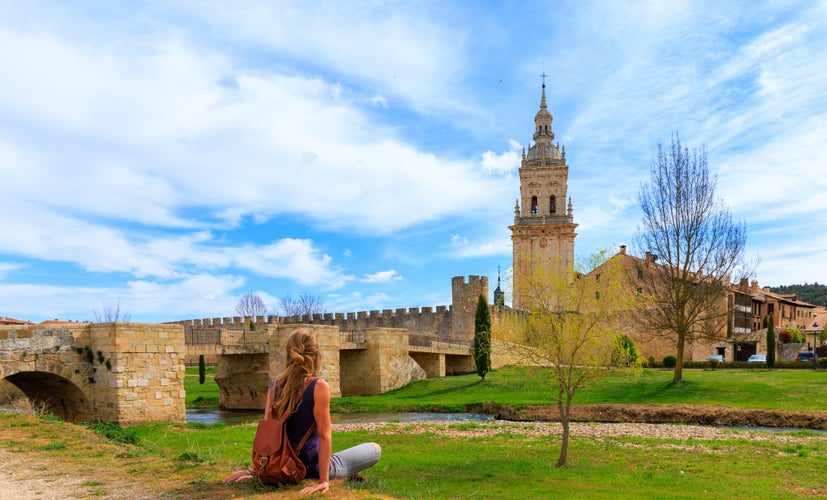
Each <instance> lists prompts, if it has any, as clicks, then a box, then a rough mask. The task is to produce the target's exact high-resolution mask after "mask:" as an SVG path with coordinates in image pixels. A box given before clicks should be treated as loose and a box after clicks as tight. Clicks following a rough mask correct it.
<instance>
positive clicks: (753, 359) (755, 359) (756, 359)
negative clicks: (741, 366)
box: [747, 354, 767, 364]
mask: <svg viewBox="0 0 827 500" xmlns="http://www.w3.org/2000/svg"><path fill="white" fill-rule="evenodd" d="M747 363H763V364H767V356H766V355H765V354H753V355H752V356H750V357H749V359H748V360H747Z"/></svg>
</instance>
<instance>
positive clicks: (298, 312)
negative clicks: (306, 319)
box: [279, 293, 327, 316]
mask: <svg viewBox="0 0 827 500" xmlns="http://www.w3.org/2000/svg"><path fill="white" fill-rule="evenodd" d="M279 308H280V309H281V312H282V313H283V314H284V315H285V316H302V315H304V314H322V313H325V312H327V310H326V309H325V305H324V303H323V302H322V299H321V297H319V296H318V295H312V294H309V293H300V294H299V296H298V297H293V296H292V295H285V296H284V297H282V298H281V299H279Z"/></svg>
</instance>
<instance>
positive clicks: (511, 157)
mask: <svg viewBox="0 0 827 500" xmlns="http://www.w3.org/2000/svg"><path fill="white" fill-rule="evenodd" d="M509 145H510V146H511V149H510V150H509V151H506V152H504V153H500V154H497V153H495V152H493V151H486V152H485V153H483V154H482V168H483V170H485V171H486V172H488V173H496V174H510V173H512V172H514V171H515V170H517V169H518V168H520V161H521V156H520V151H521V146H520V144H519V143H518V142H517V141H515V140H514V139H511V140H510V141H509Z"/></svg>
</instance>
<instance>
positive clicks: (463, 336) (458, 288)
mask: <svg viewBox="0 0 827 500" xmlns="http://www.w3.org/2000/svg"><path fill="white" fill-rule="evenodd" d="M451 291H452V304H451V305H450V306H447V305H441V306H435V307H410V308H399V309H383V310H381V311H380V310H371V311H356V312H348V313H323V314H305V315H301V316H255V317H252V316H244V317H241V316H234V317H222V318H203V319H190V320H184V321H176V322H175V323H177V324H181V325H184V326H185V327H186V329H187V331H189V332H192V331H194V330H200V329H203V328H224V329H246V328H249V327H250V324H251V323H252V324H253V325H255V326H256V327H260V326H261V327H263V326H266V325H328V326H336V327H338V328H339V330H341V331H355V330H365V329H369V328H403V329H405V330H408V333H409V334H410V335H413V336H417V335H421V336H428V337H436V338H438V339H441V340H445V341H458V340H469V339H470V338H472V336H473V328H472V329H471V330H470V332H469V331H467V330H468V328H467V326H468V325H472V326H473V321H474V313H475V309H476V305H477V300H478V297H479V296H480V295H483V296H485V297H487V296H488V277H487V276H476V275H471V276H468V277H467V279H466V277H464V276H456V277H454V278H452V279H451ZM457 311H462V312H461V313H460V314H461V315H462V318H459V319H458V318H457V317H456V313H457ZM458 328H459V329H458Z"/></svg>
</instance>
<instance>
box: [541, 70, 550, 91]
mask: <svg viewBox="0 0 827 500" xmlns="http://www.w3.org/2000/svg"><path fill="white" fill-rule="evenodd" d="M547 76H548V75H547V74H546V70H543V72H542V73H541V74H540V78H542V79H543V88H546V77H547Z"/></svg>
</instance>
